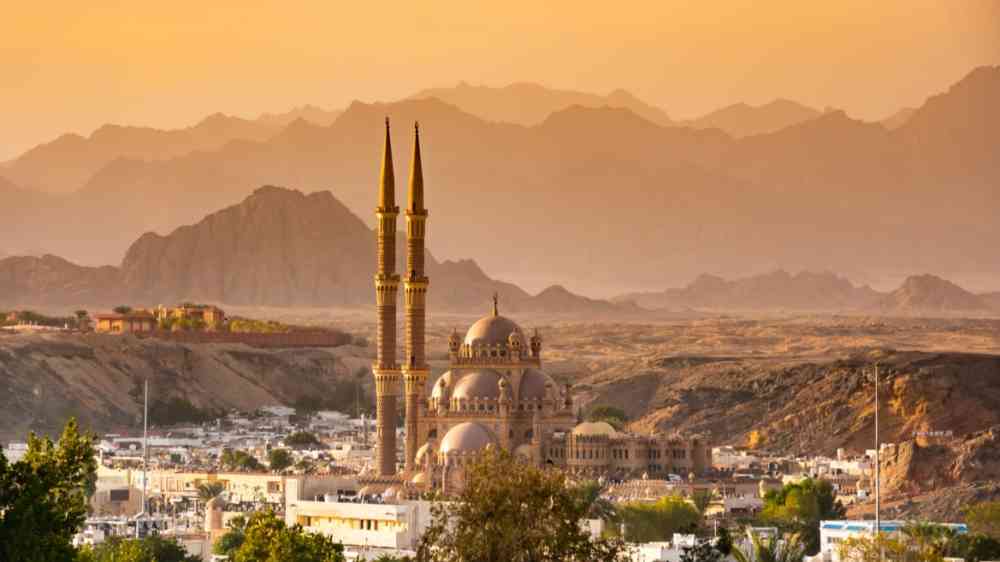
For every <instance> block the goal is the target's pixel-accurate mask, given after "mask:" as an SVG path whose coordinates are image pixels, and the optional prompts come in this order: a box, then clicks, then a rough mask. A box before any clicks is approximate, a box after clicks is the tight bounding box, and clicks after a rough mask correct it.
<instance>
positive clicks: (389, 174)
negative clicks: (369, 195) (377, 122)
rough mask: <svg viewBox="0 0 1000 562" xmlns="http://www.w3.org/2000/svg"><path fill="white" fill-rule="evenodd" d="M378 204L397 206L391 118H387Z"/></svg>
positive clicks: (389, 206) (383, 206)
mask: <svg viewBox="0 0 1000 562" xmlns="http://www.w3.org/2000/svg"><path fill="white" fill-rule="evenodd" d="M378 206H379V208H380V209H391V208H393V207H395V206H396V176H395V174H394V173H393V171H392V139H391V138H390V135H389V118H388V117H386V118H385V142H384V143H383V145H382V177H381V178H380V179H379V192H378Z"/></svg>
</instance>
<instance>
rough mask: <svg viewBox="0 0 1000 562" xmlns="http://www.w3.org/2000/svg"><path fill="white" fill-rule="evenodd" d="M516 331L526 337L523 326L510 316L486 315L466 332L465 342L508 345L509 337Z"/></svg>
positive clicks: (469, 343) (468, 343)
mask: <svg viewBox="0 0 1000 562" xmlns="http://www.w3.org/2000/svg"><path fill="white" fill-rule="evenodd" d="M514 332H517V333H518V334H520V336H521V337H522V338H523V337H524V332H522V331H521V327H520V326H518V325H517V324H516V323H515V322H514V321H513V320H511V319H510V318H507V317H506V316H500V315H490V316H484V317H483V318H480V319H479V320H477V321H476V323H475V324H473V325H472V327H471V328H469V331H468V332H466V333H465V343H466V344H467V345H478V344H486V345H496V344H503V345H506V344H507V337H508V336H510V335H511V334H512V333H514Z"/></svg>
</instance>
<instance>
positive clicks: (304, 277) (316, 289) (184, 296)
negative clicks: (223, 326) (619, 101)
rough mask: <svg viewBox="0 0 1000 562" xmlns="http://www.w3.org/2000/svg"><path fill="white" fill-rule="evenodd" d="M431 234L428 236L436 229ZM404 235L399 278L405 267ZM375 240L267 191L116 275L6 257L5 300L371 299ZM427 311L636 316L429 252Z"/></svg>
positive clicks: (324, 196)
mask: <svg viewBox="0 0 1000 562" xmlns="http://www.w3.org/2000/svg"><path fill="white" fill-rule="evenodd" d="M431 228H433V223H432V226H431ZM405 243H406V241H405V235H404V234H402V233H400V234H399V236H398V237H397V248H396V256H397V260H398V263H397V265H396V267H397V271H400V272H402V271H403V270H404V268H405V263H404V262H405V257H406V254H405ZM374 244H375V235H374V233H373V232H372V231H371V230H370V229H369V228H368V227H367V226H366V225H365V223H364V222H362V221H361V219H360V218H358V217H357V216H356V215H354V214H353V213H351V212H350V211H349V210H348V209H347V207H345V206H344V205H343V204H342V203H340V201H338V200H337V199H336V198H334V197H333V195H331V194H330V192H329V191H321V192H316V193H311V194H308V195H306V194H304V193H302V192H299V191H294V190H290V189H284V188H279V187H262V188H260V189H258V190H257V191H255V192H254V193H253V194H252V195H250V196H249V197H247V198H246V199H245V200H244V201H242V202H241V203H239V204H237V205H233V206H231V207H227V208H225V209H223V210H221V211H218V212H216V213H212V214H211V215H208V216H207V217H205V218H204V219H202V220H201V221H200V222H198V223H196V224H193V225H188V226H184V227H181V228H178V229H177V230H175V231H173V232H172V233H170V234H168V235H166V236H160V235H158V234H154V233H147V234H145V235H143V236H142V237H140V238H139V239H138V240H137V241H135V242H134V243H133V244H132V246H131V247H130V248H129V250H128V252H127V253H126V254H125V259H124V260H123V261H122V264H121V267H119V268H114V267H110V266H106V267H100V268H94V267H82V266H78V265H75V264H72V263H70V262H68V261H66V260H63V259H61V258H57V257H54V256H44V257H42V258H31V257H19V258H7V259H0V303H3V304H7V305H10V306H17V305H38V304H44V305H46V306H51V305H59V304H68V305H73V304H79V305H84V304H87V305H93V304H100V305H109V304H120V303H123V302H133V303H145V304H148V305H153V304H157V303H170V302H181V301H198V302H214V303H222V304H227V305H260V306H278V307H303V306H322V307H328V306H358V305H367V304H370V303H372V302H373V300H374V296H373V289H372V281H371V274H372V271H373V270H374V260H375V258H374ZM425 261H426V266H427V273H428V275H429V276H430V278H431V291H430V294H429V300H430V304H431V305H432V306H433V307H435V308H436V309H438V310H450V311H474V312H479V311H481V310H485V309H486V304H487V303H488V302H489V301H490V298H491V297H492V295H493V293H499V295H500V298H501V299H502V300H503V302H504V306H505V308H506V309H508V310H511V311H514V312H531V311H538V312H546V313H560V314H577V315H579V314H585V315H593V314H597V315H602V314H604V315H613V316H614V315H622V314H641V313H642V312H643V311H642V310H641V309H639V308H637V307H635V306H633V305H620V304H614V303H610V302H607V301H601V300H596V299H588V298H586V297H582V296H579V295H575V294H573V293H570V292H569V291H567V290H565V289H563V288H561V287H553V288H550V289H547V290H545V291H543V292H542V293H540V294H538V295H534V296H533V295H530V294H528V293H527V292H525V291H524V290H522V289H521V288H519V287H517V286H516V285H513V284H511V283H505V282H503V281H497V280H494V279H491V278H490V277H489V276H487V275H486V273H484V272H483V270H482V269H481V268H480V267H479V266H478V265H477V264H476V262H474V261H472V260H462V261H445V262H438V261H437V260H436V259H435V258H434V257H433V256H432V255H430V253H428V254H427V255H426V259H425Z"/></svg>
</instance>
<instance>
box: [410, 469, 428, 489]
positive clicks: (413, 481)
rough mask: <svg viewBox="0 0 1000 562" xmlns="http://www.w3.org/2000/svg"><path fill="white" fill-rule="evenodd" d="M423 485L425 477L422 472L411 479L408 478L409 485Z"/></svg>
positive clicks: (425, 480)
mask: <svg viewBox="0 0 1000 562" xmlns="http://www.w3.org/2000/svg"><path fill="white" fill-rule="evenodd" d="M425 483H427V476H426V475H425V474H424V473H423V472H418V473H416V474H414V475H413V478H410V484H414V485H416V486H421V485H423V484H425Z"/></svg>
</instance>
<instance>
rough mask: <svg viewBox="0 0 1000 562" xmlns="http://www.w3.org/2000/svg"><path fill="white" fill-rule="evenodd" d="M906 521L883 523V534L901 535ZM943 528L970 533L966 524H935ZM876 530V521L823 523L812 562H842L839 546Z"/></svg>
mask: <svg viewBox="0 0 1000 562" xmlns="http://www.w3.org/2000/svg"><path fill="white" fill-rule="evenodd" d="M906 524H907V523H906V522H905V521H882V522H881V523H880V525H879V529H880V530H881V532H882V533H884V534H888V535H892V534H896V533H899V532H900V530H901V529H902V528H903V527H905V526H906ZM933 525H938V526H941V527H947V528H949V529H953V530H954V531H955V532H957V533H961V534H964V533H968V532H969V527H968V525H965V524H964V523H933ZM874 530H875V522H874V521H821V522H820V524H819V541H820V547H819V554H817V555H816V556H813V557H812V558H811V560H812V561H814V562H818V561H825V562H840V552H838V546H839V545H840V543H842V542H843V541H845V540H846V539H849V538H854V537H860V536H871V535H872V533H873V532H874Z"/></svg>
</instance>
